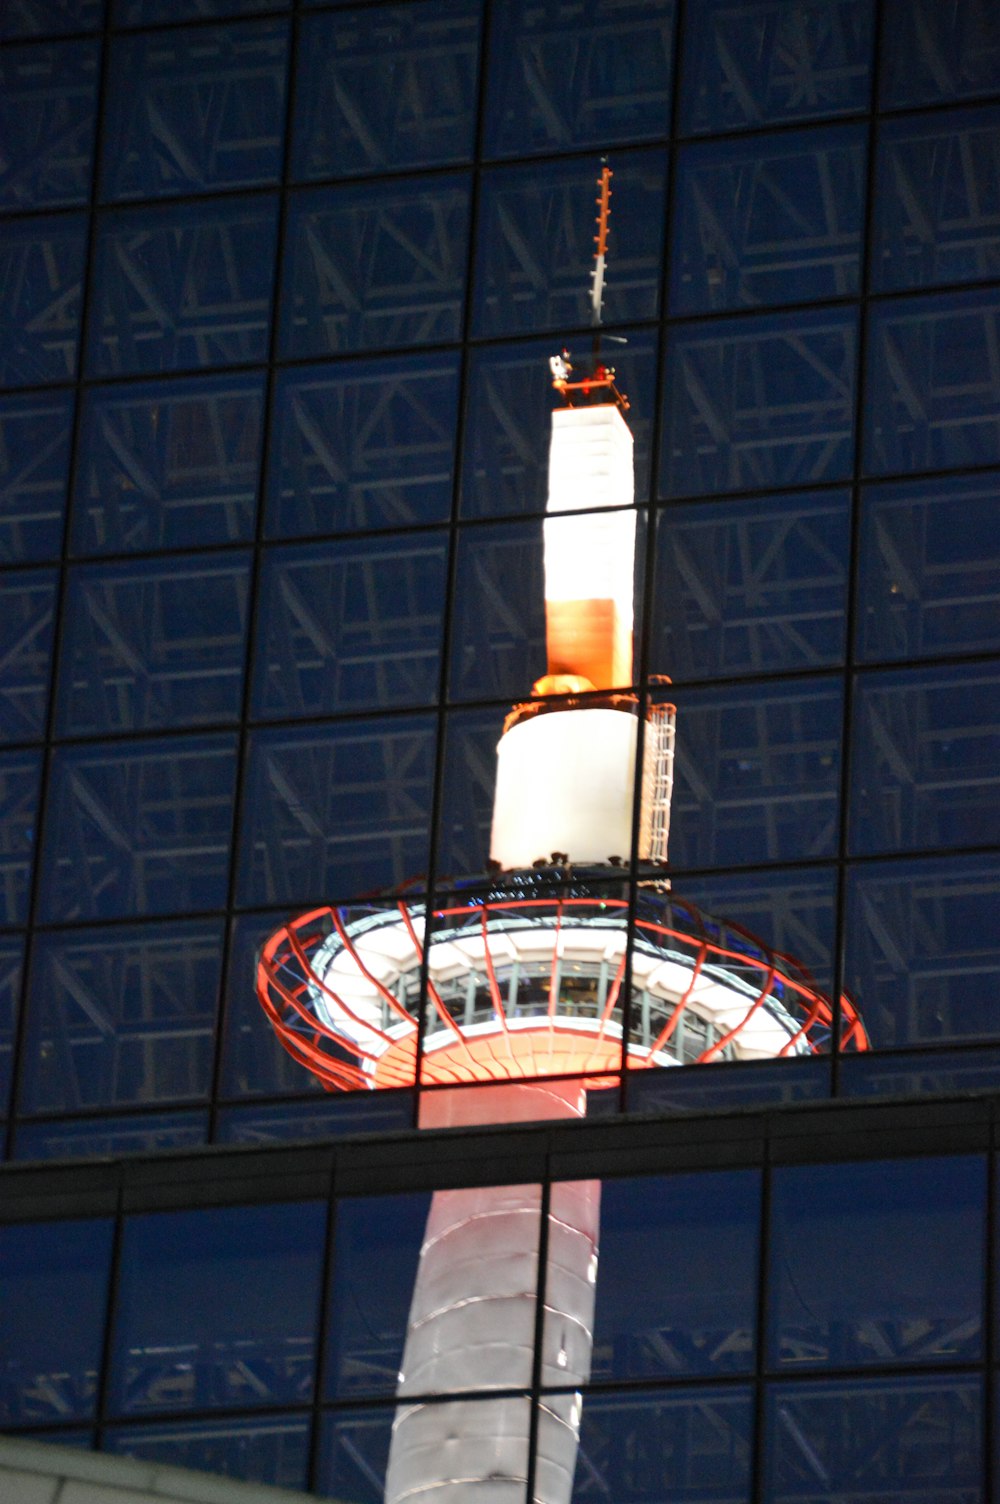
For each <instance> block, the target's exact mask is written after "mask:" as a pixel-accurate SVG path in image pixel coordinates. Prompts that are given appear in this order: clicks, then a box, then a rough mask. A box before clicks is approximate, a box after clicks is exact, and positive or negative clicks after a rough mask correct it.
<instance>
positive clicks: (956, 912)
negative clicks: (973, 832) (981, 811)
mask: <svg viewBox="0 0 1000 1504" xmlns="http://www.w3.org/2000/svg"><path fill="white" fill-rule="evenodd" d="M998 894H1000V873H998V871H997V863H996V861H995V860H993V859H991V858H989V857H954V856H953V857H949V858H948V859H947V860H931V861H909V862H877V863H875V864H873V865H870V866H864V867H859V868H855V869H854V870H853V871H850V872H849V874H848V887H847V934H846V942H845V944H846V953H847V954H846V961H845V967H846V969H845V973H844V982H845V986H846V988H847V990H848V992H849V993H850V996H851V998H852V999H853V1000H854V1002H855V1003H856V1004H857V1006H858V1009H859V1011H860V1013H861V1016H862V1018H863V1019H864V1021H865V1027H866V1029H867V1030H868V1035H869V1038H870V1039H871V1042H872V1044H873V1045H874V1046H875V1047H876V1048H881V1049H885V1048H889V1049H892V1048H899V1047H900V1046H906V1045H922V1044H928V1045H943V1044H946V1043H954V1042H957V1041H960V1040H966V1041H971V1040H977V1039H984V1040H988V1039H998V1038H1000V1019H998V1017H997V1009H996V976H997V971H998V967H1000V942H998V939H997V929H996V912H997V898H998Z"/></svg>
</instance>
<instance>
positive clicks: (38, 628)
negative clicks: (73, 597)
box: [0, 569, 58, 742]
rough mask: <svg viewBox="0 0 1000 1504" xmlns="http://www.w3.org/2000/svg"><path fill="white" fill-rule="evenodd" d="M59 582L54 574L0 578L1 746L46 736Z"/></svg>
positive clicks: (49, 571) (34, 572)
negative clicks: (51, 656) (53, 633)
mask: <svg viewBox="0 0 1000 1504" xmlns="http://www.w3.org/2000/svg"><path fill="white" fill-rule="evenodd" d="M57 582H58V574H57V571H56V570H54V569H44V570H43V569H39V570H31V571H30V572H29V573H27V574H0V742H4V741H10V742H26V741H37V740H39V739H40V738H41V737H42V736H43V735H44V732H45V710H46V707H47V705H48V699H49V667H48V665H49V656H50V654H51V651H52V613H53V608H54V606H55V597H56V585H57Z"/></svg>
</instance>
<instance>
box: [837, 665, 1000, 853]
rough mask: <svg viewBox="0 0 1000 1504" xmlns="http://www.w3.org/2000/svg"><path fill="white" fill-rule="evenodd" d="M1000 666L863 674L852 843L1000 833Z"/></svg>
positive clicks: (968, 842) (895, 845)
mask: <svg viewBox="0 0 1000 1504" xmlns="http://www.w3.org/2000/svg"><path fill="white" fill-rule="evenodd" d="M998 682H1000V674H998V671H997V669H996V668H995V667H993V668H991V667H990V666H989V665H988V664H984V665H981V666H980V665H975V664H969V665H966V666H957V667H955V668H950V669H924V670H921V671H918V672H916V673H906V672H897V673H892V674H872V675H871V676H870V677H869V676H865V677H864V678H861V679H859V681H858V687H857V691H856V696H855V712H854V720H855V725H854V755H853V757H852V760H851V849H852V851H853V852H865V853H871V852H877V851H897V850H898V851H913V850H919V849H920V848H921V847H935V846H980V845H984V844H985V843H986V842H989V841H996V840H997V839H1000V801H998V799H997V777H998V773H997V733H996V716H995V714H994V713H993V712H994V707H995V697H996V693H997V687H998Z"/></svg>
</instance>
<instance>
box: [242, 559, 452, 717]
mask: <svg viewBox="0 0 1000 1504" xmlns="http://www.w3.org/2000/svg"><path fill="white" fill-rule="evenodd" d="M447 551H448V539H447V536H443V535H442V534H440V533H415V534H412V535H410V536H409V537H408V538H406V537H404V538H374V539H372V540H371V541H369V542H366V543H362V542H355V541H353V540H342V541H341V542H339V543H322V544H311V545H309V546H308V547H305V548H301V547H300V548H280V549H279V548H272V549H270V550H268V552H267V554H266V556H265V559H264V565H263V570H262V575H261V581H260V587H259V591H258V598H257V649H256V664H255V669H254V675H255V677H254V691H253V713H254V715H255V716H261V717H263V718H265V719H284V718H285V717H288V716H299V715H332V714H335V713H336V712H338V711H349V710H390V709H392V708H394V707H399V706H404V705H420V704H424V703H432V702H433V701H434V700H435V699H436V697H437V691H438V675H439V672H440V669H439V656H440V650H441V628H442V622H441V618H442V613H443V610H444V596H445V585H446V580H447Z"/></svg>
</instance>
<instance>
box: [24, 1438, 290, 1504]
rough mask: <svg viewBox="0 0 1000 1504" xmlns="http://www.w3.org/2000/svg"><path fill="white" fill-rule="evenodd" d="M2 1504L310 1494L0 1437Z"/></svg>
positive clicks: (185, 1503)
mask: <svg viewBox="0 0 1000 1504" xmlns="http://www.w3.org/2000/svg"><path fill="white" fill-rule="evenodd" d="M0 1499H2V1500H3V1504H315V1495H314V1494H304V1493H299V1492H297V1491H296V1492H292V1491H291V1490H289V1489H285V1488H270V1487H268V1486H267V1485H266V1484H263V1483H240V1482H237V1481H235V1480H234V1479H232V1478H218V1477H213V1476H211V1475H210V1474H208V1473H195V1472H190V1471H189V1470H188V1469H187V1468H183V1467H164V1466H162V1465H161V1464H160V1463H158V1462H139V1461H137V1460H136V1459H135V1458H134V1457H111V1456H108V1455H107V1454H105V1453H103V1452H83V1451H79V1450H78V1449H77V1448H76V1447H64V1446H58V1445H54V1444H49V1443H46V1442H41V1441H26V1440H24V1439H22V1438H21V1437H17V1436H0Z"/></svg>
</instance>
